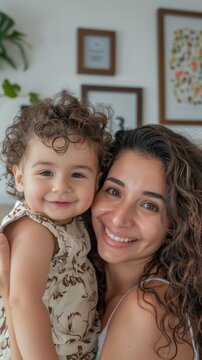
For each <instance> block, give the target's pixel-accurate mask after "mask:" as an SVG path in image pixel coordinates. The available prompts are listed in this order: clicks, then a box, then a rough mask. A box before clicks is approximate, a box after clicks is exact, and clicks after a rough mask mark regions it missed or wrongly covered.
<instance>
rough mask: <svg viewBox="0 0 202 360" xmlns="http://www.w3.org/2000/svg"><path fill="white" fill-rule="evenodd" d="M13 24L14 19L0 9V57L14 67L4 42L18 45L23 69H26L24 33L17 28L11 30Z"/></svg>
mask: <svg viewBox="0 0 202 360" xmlns="http://www.w3.org/2000/svg"><path fill="white" fill-rule="evenodd" d="M14 25H15V21H14V20H13V19H12V18H11V17H10V16H8V15H6V14H4V13H2V12H1V11H0V49H2V52H3V54H1V57H0V58H1V59H3V60H4V61H6V62H7V63H9V64H10V65H11V66H12V67H14V68H16V65H15V62H14V60H13V59H12V57H11V56H10V55H9V54H8V52H7V50H6V48H5V44H6V42H11V43H13V44H15V45H16V46H17V47H18V49H19V51H20V55H21V58H22V61H23V64H24V70H26V69H27V68H28V60H27V57H26V54H25V50H24V45H26V46H28V44H27V43H26V41H25V37H26V35H25V34H24V33H22V32H19V31H17V30H11V29H12V27H13V26H14ZM3 49H4V50H3Z"/></svg>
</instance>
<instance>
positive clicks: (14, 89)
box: [2, 79, 21, 98]
mask: <svg viewBox="0 0 202 360" xmlns="http://www.w3.org/2000/svg"><path fill="white" fill-rule="evenodd" d="M2 89H3V91H4V94H3V95H5V96H8V97H10V98H16V97H17V96H18V94H19V92H20V91H21V87H20V85H19V84H11V83H10V81H9V80H8V79H5V80H4V81H3V84H2Z"/></svg>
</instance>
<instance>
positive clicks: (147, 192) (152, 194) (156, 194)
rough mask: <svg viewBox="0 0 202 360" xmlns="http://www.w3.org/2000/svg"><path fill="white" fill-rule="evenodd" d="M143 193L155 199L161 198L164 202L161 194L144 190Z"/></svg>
mask: <svg viewBox="0 0 202 360" xmlns="http://www.w3.org/2000/svg"><path fill="white" fill-rule="evenodd" d="M143 195H147V196H151V197H154V198H157V199H161V200H163V201H164V202H165V199H164V197H163V196H162V195H161V194H159V193H155V192H153V191H144V192H143Z"/></svg>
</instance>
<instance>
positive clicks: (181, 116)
mask: <svg viewBox="0 0 202 360" xmlns="http://www.w3.org/2000/svg"><path fill="white" fill-rule="evenodd" d="M158 45H159V69H158V71H159V112H160V113H159V115H160V122H161V123H162V124H167V125H202V13H199V12H190V11H182V10H176V9H158Z"/></svg>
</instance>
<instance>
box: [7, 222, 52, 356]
mask: <svg viewBox="0 0 202 360" xmlns="http://www.w3.org/2000/svg"><path fill="white" fill-rule="evenodd" d="M6 229H7V233H6V234H7V236H8V238H9V240H10V244H11V275H10V300H9V304H10V308H11V315H12V320H13V326H14V330H15V335H16V339H17V343H18V346H19V349H20V353H21V354H22V358H23V359H25V360H27V359H29V360H32V359H33V360H36V359H37V360H44V359H49V360H58V356H57V354H56V351H55V347H54V344H53V340H52V333H51V324H50V319H49V313H48V311H47V309H46V306H45V305H44V303H43V301H42V298H43V294H44V291H45V289H46V281H47V275H48V270H49V264H50V260H51V258H52V255H53V252H54V237H53V235H52V234H51V233H50V232H49V230H48V229H46V228H45V227H44V226H42V225H40V224H38V223H36V222H34V221H32V220H31V219H29V218H22V219H20V220H18V221H16V222H14V223H12V224H10V225H9V226H8V227H7V228H6Z"/></svg>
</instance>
